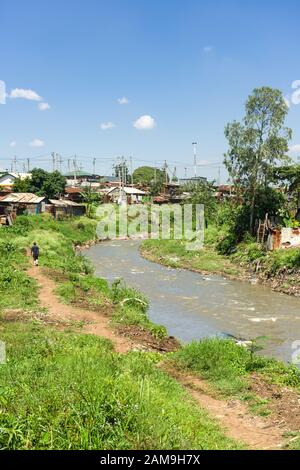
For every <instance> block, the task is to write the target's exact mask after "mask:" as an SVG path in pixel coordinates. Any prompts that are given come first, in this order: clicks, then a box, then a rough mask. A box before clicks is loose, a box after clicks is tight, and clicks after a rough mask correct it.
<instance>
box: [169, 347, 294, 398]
mask: <svg viewBox="0 0 300 470" xmlns="http://www.w3.org/2000/svg"><path fill="white" fill-rule="evenodd" d="M173 360H174V361H175V362H176V364H177V365H179V366H181V367H183V368H186V369H190V370H192V371H194V372H197V373H199V374H200V375H201V377H204V378H205V379H208V380H209V381H210V382H211V383H212V384H213V385H214V386H215V387H216V388H217V389H218V390H220V391H221V392H222V393H224V394H226V395H232V394H237V393H241V392H243V391H245V390H247V388H248V385H249V382H248V379H249V375H250V374H251V372H253V371H256V372H259V373H260V374H262V375H263V376H264V377H266V378H267V380H270V381H272V382H274V383H277V384H280V385H283V386H292V387H296V388H297V389H298V390H299V391H300V371H299V369H298V368H297V367H296V366H294V365H289V366H286V365H285V364H283V363H282V362H279V361H277V360H275V359H270V358H265V357H261V356H257V355H253V354H252V353H251V348H250V349H247V348H246V347H244V346H239V345H237V344H236V343H235V342H234V341H232V340H229V339H228V340H224V339H219V338H212V339H204V340H202V341H200V342H196V341H194V342H192V343H190V344H188V345H186V346H184V347H183V348H181V349H180V350H179V351H178V352H176V353H174V354H173Z"/></svg>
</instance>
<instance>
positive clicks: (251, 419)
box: [27, 267, 284, 450]
mask: <svg viewBox="0 0 300 470" xmlns="http://www.w3.org/2000/svg"><path fill="white" fill-rule="evenodd" d="M27 272H28V275H29V276H31V277H32V278H34V279H36V281H37V282H38V284H39V285H40V286H41V287H42V288H41V289H40V291H39V299H40V305H41V307H45V308H46V309H47V310H48V313H49V315H50V316H51V317H52V318H53V319H54V320H58V321H84V322H91V324H89V325H87V326H85V327H84V332H86V333H91V334H95V335H97V336H102V337H104V338H107V339H109V340H111V341H112V343H113V344H114V346H115V350H116V351H117V352H120V353H126V352H128V351H129V350H131V349H133V348H134V347H136V345H135V344H134V343H133V342H132V341H130V340H129V339H128V338H124V337H122V336H119V335H118V334H116V333H114V332H113V331H112V329H111V327H110V325H109V318H107V317H105V315H101V313H99V312H93V311H90V310H86V309H82V308H79V307H74V306H71V305H66V304H64V303H62V302H61V301H60V300H59V298H58V297H57V295H56V294H55V292H54V291H55V288H56V284H55V282H54V281H53V280H52V279H50V278H49V277H48V276H46V274H44V273H43V271H42V270H41V268H37V267H31V268H30V269H29V270H28V271H27ZM163 370H165V372H167V373H168V374H169V375H171V376H172V377H173V378H175V379H176V380H177V381H178V382H179V383H180V384H181V385H182V386H183V387H184V388H185V389H186V390H188V392H189V393H190V395H191V396H192V397H193V399H194V400H195V402H196V403H198V404H199V405H200V406H201V408H202V409H205V410H207V411H208V413H209V414H210V415H211V416H212V417H213V418H215V419H217V421H219V423H220V425H221V427H222V428H224V431H225V434H226V435H227V436H228V437H231V438H233V439H235V440H237V441H239V442H243V443H245V444H246V446H247V447H248V448H250V449H261V450H267V449H280V448H282V447H283V443H284V439H283V437H282V434H283V430H281V429H280V428H279V427H277V426H276V427H274V425H273V423H272V422H270V421H269V420H268V419H267V418H260V417H257V416H254V415H252V414H251V413H249V411H248V410H247V407H246V406H245V405H243V404H242V403H240V402H239V401H237V400H230V401H225V400H220V399H217V398H214V397H213V396H212V395H211V393H210V391H209V389H208V386H207V384H206V382H205V381H202V380H201V379H199V378H197V377H195V376H193V375H188V374H185V373H183V372H179V371H177V370H174V369H169V368H165V367H163Z"/></svg>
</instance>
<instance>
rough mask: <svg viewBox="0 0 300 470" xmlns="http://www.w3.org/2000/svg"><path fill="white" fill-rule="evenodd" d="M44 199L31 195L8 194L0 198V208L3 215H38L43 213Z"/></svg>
mask: <svg viewBox="0 0 300 470" xmlns="http://www.w3.org/2000/svg"><path fill="white" fill-rule="evenodd" d="M45 203H46V198H45V197H44V196H36V195H35V194H32V193H9V194H7V195H4V196H1V197H0V208H1V209H3V211H4V212H5V213H13V212H14V213H16V214H17V215H22V214H40V213H41V212H45Z"/></svg>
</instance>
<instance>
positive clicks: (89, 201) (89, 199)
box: [81, 185, 101, 217]
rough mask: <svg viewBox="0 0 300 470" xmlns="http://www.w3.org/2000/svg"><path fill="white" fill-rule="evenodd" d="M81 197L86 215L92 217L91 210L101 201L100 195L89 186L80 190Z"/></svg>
mask: <svg viewBox="0 0 300 470" xmlns="http://www.w3.org/2000/svg"><path fill="white" fill-rule="evenodd" d="M81 196H82V198H83V201H84V203H85V205H86V215H87V216H88V217H92V215H93V208H94V206H95V205H96V204H98V203H99V202H100V201H101V195H100V194H99V193H98V192H97V191H95V190H94V189H93V188H92V187H91V185H89V186H86V187H85V188H84V189H83V190H82V192H81Z"/></svg>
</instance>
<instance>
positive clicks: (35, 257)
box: [31, 242, 40, 266]
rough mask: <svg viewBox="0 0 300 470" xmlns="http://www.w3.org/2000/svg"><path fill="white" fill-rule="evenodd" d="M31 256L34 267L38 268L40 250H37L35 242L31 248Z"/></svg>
mask: <svg viewBox="0 0 300 470" xmlns="http://www.w3.org/2000/svg"><path fill="white" fill-rule="evenodd" d="M31 255H32V258H33V263H34V266H38V265H39V255H40V249H39V247H38V245H37V244H36V242H34V244H33V245H32V247H31Z"/></svg>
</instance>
